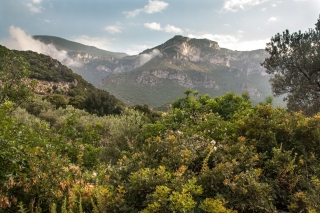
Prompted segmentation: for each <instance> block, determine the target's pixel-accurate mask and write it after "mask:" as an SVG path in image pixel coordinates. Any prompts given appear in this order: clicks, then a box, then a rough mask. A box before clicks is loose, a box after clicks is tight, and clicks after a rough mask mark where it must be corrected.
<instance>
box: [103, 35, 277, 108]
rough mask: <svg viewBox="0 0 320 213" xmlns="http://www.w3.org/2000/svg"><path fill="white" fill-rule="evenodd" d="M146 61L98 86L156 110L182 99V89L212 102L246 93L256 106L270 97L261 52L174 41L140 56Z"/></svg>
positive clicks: (202, 41) (182, 39) (180, 39)
mask: <svg viewBox="0 0 320 213" xmlns="http://www.w3.org/2000/svg"><path fill="white" fill-rule="evenodd" d="M139 56H140V60H141V58H150V60H149V61H148V62H146V63H145V64H143V65H142V66H140V67H137V68H135V69H133V70H132V71H130V72H126V73H119V74H114V75H110V76H108V77H106V78H105V79H103V80H102V81H101V82H100V83H99V88H102V89H106V90H108V91H109V92H110V93H111V94H114V95H115V96H116V97H118V98H119V99H120V100H122V101H124V102H125V103H127V104H129V105H130V104H137V103H140V104H141V103H146V104H149V105H150V106H152V107H157V106H160V105H163V104H166V103H170V102H171V101H172V100H174V99H176V98H178V97H180V96H181V94H182V93H183V91H185V90H186V89H192V90H198V91H199V92H200V93H206V94H209V95H211V96H213V97H215V96H218V95H222V94H225V93H227V92H234V93H237V94H241V93H243V92H246V91H248V92H249V94H250V96H251V98H252V100H253V102H254V103H258V102H260V101H262V100H263V99H264V98H265V97H266V96H268V95H270V94H271V86H270V83H269V77H268V76H267V75H266V73H265V72H264V69H263V67H261V65H260V63H261V62H262V61H263V60H264V58H265V57H267V53H266V52H265V51H264V50H254V51H232V50H228V49H225V48H220V47H219V45H218V43H217V42H214V41H210V40H208V39H190V38H187V37H183V36H175V37H173V38H172V39H170V40H168V41H167V42H165V43H164V44H161V45H159V46H156V47H154V48H152V49H148V50H145V51H143V52H142V53H141V54H140V55H139Z"/></svg>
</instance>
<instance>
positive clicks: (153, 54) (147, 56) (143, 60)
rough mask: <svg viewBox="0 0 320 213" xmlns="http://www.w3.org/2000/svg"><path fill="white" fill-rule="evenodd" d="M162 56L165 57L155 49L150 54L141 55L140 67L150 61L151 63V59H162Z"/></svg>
mask: <svg viewBox="0 0 320 213" xmlns="http://www.w3.org/2000/svg"><path fill="white" fill-rule="evenodd" d="M162 56H163V55H162V53H161V52H160V51H159V50H158V49H154V50H152V51H151V52H150V53H148V54H141V55H140V66H142V65H144V64H145V63H147V62H148V61H150V60H151V59H153V58H155V57H162Z"/></svg>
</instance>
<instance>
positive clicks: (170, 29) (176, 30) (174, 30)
mask: <svg viewBox="0 0 320 213" xmlns="http://www.w3.org/2000/svg"><path fill="white" fill-rule="evenodd" d="M163 30H164V31H165V32H166V33H182V32H183V30H181V29H180V28H178V27H175V26H172V25H170V24H168V25H167V26H166V27H165V28H164V29H163Z"/></svg>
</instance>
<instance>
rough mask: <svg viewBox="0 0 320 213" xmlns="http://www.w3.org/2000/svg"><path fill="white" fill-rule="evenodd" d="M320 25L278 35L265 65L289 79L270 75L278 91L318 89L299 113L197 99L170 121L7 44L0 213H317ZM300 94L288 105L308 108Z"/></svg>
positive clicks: (0, 100) (225, 99)
mask: <svg viewBox="0 0 320 213" xmlns="http://www.w3.org/2000/svg"><path fill="white" fill-rule="evenodd" d="M317 24H318V25H316V26H317V27H316V31H312V30H310V31H309V32H307V33H306V34H301V33H300V34H298V33H296V34H292V35H291V36H289V32H288V31H287V32H286V33H284V34H283V35H280V34H278V35H276V36H275V37H274V38H272V40H271V41H272V42H271V43H269V44H268V46H267V50H269V51H270V58H268V59H266V60H265V62H264V66H265V67H266V68H267V69H268V70H267V71H268V72H269V73H273V72H282V73H280V74H281V75H280V74H279V73H276V74H275V75H274V76H273V78H272V80H273V81H272V83H273V86H274V90H276V91H278V92H279V93H281V92H282V90H278V89H279V88H277V86H279V85H280V83H279V82H281V80H283V79H285V78H286V81H282V82H283V83H288V84H289V86H292V85H291V84H290V82H291V81H287V79H290V78H291V80H292V81H294V82H296V81H298V80H300V81H301V82H302V80H304V82H303V83H302V84H301V85H300V87H305V85H307V84H310V85H311V86H310V87H311V88H312V89H313V91H311V92H310V93H311V94H309V96H308V97H312V98H314V99H313V100H314V102H307V103H306V105H302V106H301V108H300V109H301V110H303V111H298V110H300V109H297V108H294V107H296V106H297V105H295V104H293V105H291V106H289V110H288V109H285V108H280V107H277V108H273V107H272V102H273V99H272V98H271V97H268V98H266V99H265V100H264V101H262V102H260V103H259V104H257V105H253V104H252V102H251V100H250V96H249V93H247V92H245V93H243V94H242V95H237V94H234V93H227V94H224V95H222V96H218V97H215V98H211V97H210V96H209V95H206V94H199V92H197V91H192V90H186V91H185V92H184V95H183V94H181V98H179V99H177V100H175V101H173V102H172V103H171V106H170V108H169V109H168V111H167V112H155V111H152V110H151V109H149V108H148V106H147V105H143V106H141V105H136V106H134V107H131V108H128V107H125V106H123V105H121V103H119V102H118V101H117V99H115V98H114V97H112V96H109V95H108V94H107V93H104V92H102V91H101V90H96V89H95V88H94V87H92V85H90V84H88V83H86V82H85V81H83V80H82V79H81V78H80V77H79V76H78V75H75V74H73V73H72V72H71V70H69V69H68V68H67V67H65V66H61V65H60V64H59V62H57V61H54V60H52V59H51V58H50V57H47V56H44V55H39V54H35V53H33V52H17V51H11V50H8V49H6V48H5V47H0V213H7V212H34V213H40V212H43V213H47V212H48V213H55V212H62V213H71V212H79V213H83V212H87V213H88V212H93V213H105V212H141V213H151V212H161V213H162V212H207V213H236V212H246V213H254V212H266V213H267V212H268V213H269V212H270V213H275V212H292V213H302V212H308V213H316V212H320V206H319V200H320V166H319V165H320V114H319V112H318V111H316V109H318V108H317V107H318V106H319V100H318V96H312V95H314V94H318V93H317V91H318V86H319V84H318V80H317V79H318V78H316V79H314V77H313V76H314V75H317V73H316V72H317V69H314V67H319V66H317V65H318V64H317V63H319V62H318V60H315V58H318V56H317V54H318V53H319V47H320V44H319V40H320V39H319V37H320V30H319V29H320V19H319V20H318V23H317ZM308 33H311V35H312V37H311V38H312V39H309V38H310V37H309V36H308V35H309V34H308ZM297 37H298V39H296V38H297ZM283 38H288V39H283ZM289 38H291V40H290V39H289ZM315 38H317V39H315ZM308 42H309V43H308ZM300 44H301V45H300ZM287 46H290V51H289V52H288V53H287V54H286V55H283V54H282V53H283V51H286V50H288V48H287ZM279 48H283V49H282V51H278V50H279ZM301 48H302V49H303V50H304V51H305V53H306V54H307V55H309V56H308V57H307V58H306V57H304V56H302V59H301V60H300V58H296V56H297V55H296V54H297V53H299V52H301ZM298 56H299V55H298ZM292 58H294V59H295V60H297V61H300V62H303V63H301V64H302V65H303V66H304V65H305V67H307V68H308V69H304V70H303V72H301V71H300V70H296V66H293V67H290V66H291V64H290V63H289V62H290V60H291V59H292ZM280 59H281V60H282V62H286V63H287V62H288V64H286V65H287V67H285V66H284V67H283V66H281V65H282V64H281V63H280V64H279V63H278V62H279V60H280ZM281 60H280V61H281ZM307 65H308V66H307ZM279 66H280V67H279ZM310 67H311V68H310ZM44 70H46V72H42V71H44ZM56 71H58V72H56ZM296 71H298V72H296ZM293 74H294V75H293ZM310 76H311V77H312V78H311V77H310ZM35 77H36V78H37V79H38V81H37V80H35V79H34V78H35ZM308 77H309V78H308ZM297 79H298V80H297ZM43 81H48V82H58V84H52V85H54V86H55V87H54V88H48V87H46V86H48V84H44V83H43ZM61 81H65V82H69V83H70V85H69V84H61V85H64V87H62V86H61V85H60V84H59V83H61ZM39 83H42V84H41V85H40V86H41V87H45V91H44V90H41V91H40V89H41V88H40V86H39ZM50 85H51V84H50ZM65 85H69V87H66V86H65ZM284 85H285V84H282V86H284ZM280 86H281V85H280ZM282 88H283V87H280V89H282ZM296 88H297V89H298V90H293V91H294V92H297V91H298V92H299V94H298V95H297V93H289V100H290V101H293V103H297V102H299V101H302V102H303V101H305V99H304V97H303V98H302V99H299V98H301V96H303V95H302V94H303V92H304V91H305V90H304V88H302V89H299V85H297V87H296ZM42 89H43V88H42ZM49 89H50V90H49ZM289 92H290V91H289ZM73 94H75V95H73ZM79 94H80V97H78V98H80V101H79V105H77V104H74V102H73V99H72V98H75V97H77V96H79ZM103 97H105V99H104V98H103ZM89 100H92V102H89ZM86 103H92V104H89V105H86ZM93 103H94V104H93ZM115 103H117V104H118V103H119V105H117V104H115ZM291 103H292V102H291ZM303 103H304V102H303ZM312 104H313V105H314V106H313V105H312ZM293 106H294V107H293ZM306 106H307V107H308V108H306ZM105 107H107V108H105ZM117 107H119V108H117ZM105 109H107V110H106V111H105ZM116 109H119V111H118V110H116ZM310 109H311V110H310Z"/></svg>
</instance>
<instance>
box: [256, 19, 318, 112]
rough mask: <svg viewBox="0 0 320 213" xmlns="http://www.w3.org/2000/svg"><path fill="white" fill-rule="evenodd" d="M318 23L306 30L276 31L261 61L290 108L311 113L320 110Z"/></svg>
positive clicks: (274, 90) (278, 94)
mask: <svg viewBox="0 0 320 213" xmlns="http://www.w3.org/2000/svg"><path fill="white" fill-rule="evenodd" d="M315 25H316V27H315V29H309V31H306V32H305V33H301V31H299V32H295V33H292V34H290V33H289V30H286V31H285V32H283V33H282V34H279V33H278V34H276V35H275V36H274V37H272V38H271V41H270V42H269V43H268V44H267V47H266V51H267V52H268V53H269V54H270V57H269V58H266V59H265V61H264V62H263V63H262V64H261V65H262V66H264V67H265V68H266V69H267V71H266V72H267V73H268V74H271V80H270V81H271V84H272V89H273V93H274V95H275V96H280V95H283V94H285V95H286V97H285V99H284V100H286V101H287V107H288V110H290V111H300V110H301V111H303V112H304V113H305V114H306V115H308V116H310V115H313V114H315V113H317V112H319V111H320V19H318V21H317V23H316V24H315Z"/></svg>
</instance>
